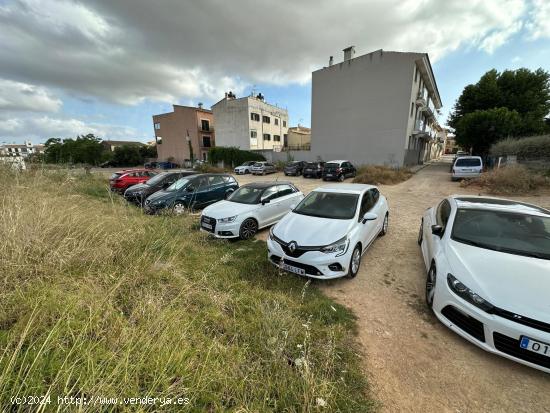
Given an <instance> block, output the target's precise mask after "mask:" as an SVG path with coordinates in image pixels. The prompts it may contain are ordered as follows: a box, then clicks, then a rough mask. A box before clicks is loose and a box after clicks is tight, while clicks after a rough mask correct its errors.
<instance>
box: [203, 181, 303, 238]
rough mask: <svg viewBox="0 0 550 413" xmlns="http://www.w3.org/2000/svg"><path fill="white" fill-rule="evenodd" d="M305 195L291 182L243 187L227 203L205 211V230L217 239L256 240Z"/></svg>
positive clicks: (262, 183) (275, 182)
mask: <svg viewBox="0 0 550 413" xmlns="http://www.w3.org/2000/svg"><path fill="white" fill-rule="evenodd" d="M303 198H304V195H303V194H302V193H301V192H300V191H299V190H298V189H297V188H296V187H295V186H294V185H293V184H292V183H290V182H281V181H272V182H256V183H252V184H248V185H244V186H241V187H240V188H239V189H237V190H236V191H235V192H233V193H232V194H231V196H229V198H227V200H225V201H220V202H217V203H215V204H213V205H210V206H208V207H206V208H205V209H203V211H202V214H201V230H202V231H206V232H210V233H211V234H213V235H214V236H215V237H217V238H241V239H248V238H252V237H253V236H254V235H255V234H256V232H258V230H259V229H261V228H264V227H267V226H269V225H273V224H275V223H276V222H278V221H279V220H280V219H281V218H282V217H283V216H285V215H286V214H287V213H288V212H289V211H290V210H291V209H292V208H294V207H295V206H296V205H298V204H299V203H300V201H301V200H302V199H303Z"/></svg>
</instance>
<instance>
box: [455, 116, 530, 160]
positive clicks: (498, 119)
mask: <svg viewBox="0 0 550 413" xmlns="http://www.w3.org/2000/svg"><path fill="white" fill-rule="evenodd" d="M521 124H522V119H521V116H520V115H519V114H518V113H517V112H516V111H515V110H513V111H511V110H509V109H508V108H493V109H487V110H476V111H475V112H471V113H467V114H465V115H464V116H462V117H461V118H460V119H459V120H458V122H457V123H456V125H455V130H456V136H457V142H458V143H459V144H460V145H461V146H462V147H464V148H472V149H473V153H475V154H487V153H489V148H490V147H491V145H492V144H494V143H495V142H497V141H499V140H501V139H504V138H508V137H512V136H515V135H516V134H517V133H518V131H519V130H520V128H521Z"/></svg>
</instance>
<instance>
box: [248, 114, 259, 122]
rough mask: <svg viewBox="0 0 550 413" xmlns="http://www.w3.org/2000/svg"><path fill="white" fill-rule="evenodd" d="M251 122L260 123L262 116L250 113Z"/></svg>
mask: <svg viewBox="0 0 550 413" xmlns="http://www.w3.org/2000/svg"><path fill="white" fill-rule="evenodd" d="M250 120H254V121H256V122H259V121H260V115H259V114H257V113H254V112H250Z"/></svg>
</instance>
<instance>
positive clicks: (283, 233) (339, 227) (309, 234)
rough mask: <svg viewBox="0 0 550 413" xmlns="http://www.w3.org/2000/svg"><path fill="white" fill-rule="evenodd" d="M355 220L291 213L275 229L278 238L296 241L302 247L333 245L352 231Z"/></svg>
mask: <svg viewBox="0 0 550 413" xmlns="http://www.w3.org/2000/svg"><path fill="white" fill-rule="evenodd" d="M352 225H353V219H349V220H343V219H330V218H318V217H311V216H308V215H301V214H296V213H294V212H290V213H288V214H287V215H285V216H284V218H283V219H282V220H281V221H279V223H278V224H277V225H275V227H274V228H273V233H274V234H275V236H276V237H277V238H280V239H281V240H283V241H285V242H290V241H296V242H297V243H298V245H300V246H321V245H328V244H332V243H333V242H335V241H338V240H339V239H340V238H342V237H344V236H345V235H346V234H347V233H348V232H349V231H350V229H351V226H352Z"/></svg>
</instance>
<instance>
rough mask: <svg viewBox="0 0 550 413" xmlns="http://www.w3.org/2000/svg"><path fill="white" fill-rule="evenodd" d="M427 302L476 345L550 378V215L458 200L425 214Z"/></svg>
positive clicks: (503, 203)
mask: <svg viewBox="0 0 550 413" xmlns="http://www.w3.org/2000/svg"><path fill="white" fill-rule="evenodd" d="M418 243H419V244H420V246H421V249H422V256H423V258H424V263H425V264H426V269H427V272H428V276H427V280H426V302H427V304H428V306H429V307H430V308H431V309H432V310H433V311H434V313H435V315H436V316H437V318H439V320H440V321H441V322H442V323H443V324H445V325H446V326H447V327H449V328H450V329H451V330H453V331H454V332H455V333H457V334H459V335H461V336H462V337H464V338H465V339H467V340H469V341H471V342H472V343H474V344H476V345H477V346H479V347H481V348H482V349H484V350H487V351H489V352H491V353H495V354H498V355H500V356H504V357H506V358H509V359H511V360H514V361H517V362H519V363H522V364H526V365H528V366H531V367H534V368H537V369H539V370H543V371H545V372H547V373H550V299H549V297H550V295H549V294H550V211H548V210H545V209H543V208H539V207H537V206H534V205H530V204H525V203H522V202H518V201H510V200H505V199H498V198H489V197H475V196H470V195H467V196H459V195H454V196H451V197H449V198H446V199H444V200H443V201H441V203H440V204H439V205H437V206H436V207H433V208H430V209H428V210H426V212H425V213H424V216H423V218H422V223H421V225H420V231H419V235H418Z"/></svg>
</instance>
